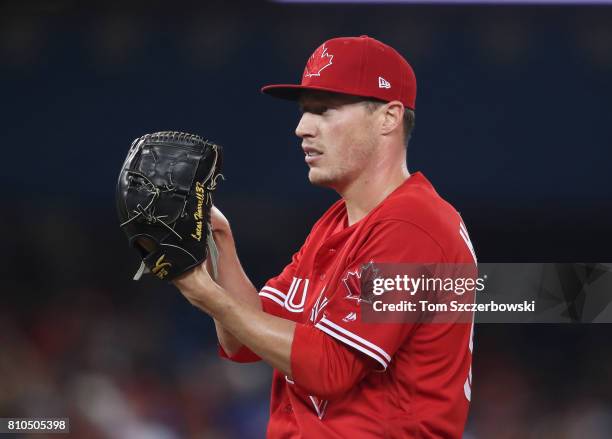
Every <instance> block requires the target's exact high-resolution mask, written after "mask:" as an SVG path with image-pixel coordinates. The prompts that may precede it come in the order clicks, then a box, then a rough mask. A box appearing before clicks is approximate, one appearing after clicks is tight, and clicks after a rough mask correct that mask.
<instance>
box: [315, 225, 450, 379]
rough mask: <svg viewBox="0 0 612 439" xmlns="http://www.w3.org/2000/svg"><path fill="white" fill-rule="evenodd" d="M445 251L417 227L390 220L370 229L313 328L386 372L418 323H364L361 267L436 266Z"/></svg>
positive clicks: (442, 258)
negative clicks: (373, 362) (384, 265)
mask: <svg viewBox="0 0 612 439" xmlns="http://www.w3.org/2000/svg"><path fill="white" fill-rule="evenodd" d="M444 259H445V257H444V252H443V249H442V247H441V246H440V245H439V244H438V242H437V241H436V240H435V239H434V238H433V237H432V236H430V235H429V234H428V233H427V231H425V230H423V229H422V228H420V227H419V226H417V225H414V224H412V223H409V222H405V221H399V220H389V221H385V222H381V223H378V224H376V225H374V226H373V227H372V229H371V230H370V233H369V235H368V237H367V239H366V240H365V242H364V243H363V244H362V245H361V246H360V248H359V249H358V250H357V251H356V253H355V257H354V258H352V260H351V261H349V262H348V263H349V264H350V265H349V266H347V267H345V269H344V275H343V276H342V277H341V280H340V281H339V282H338V284H337V285H334V286H333V288H335V290H336V291H335V294H334V296H333V298H332V299H331V300H330V302H329V304H328V305H327V306H326V308H325V310H324V312H322V313H321V315H320V316H319V318H318V320H317V321H316V323H315V327H316V328H317V329H319V330H320V331H322V332H324V333H325V334H327V335H328V336H331V337H333V338H334V339H336V340H338V341H340V342H342V343H343V344H345V345H346V346H349V347H351V348H352V349H354V350H356V351H358V352H360V353H361V354H363V355H365V356H367V357H369V358H371V359H372V360H374V361H375V364H376V365H377V366H378V369H379V370H385V369H386V368H387V367H388V365H389V363H390V362H391V360H392V357H393V355H394V353H395V352H396V351H397V349H398V348H399V346H401V345H402V343H403V342H404V340H406V338H407V337H408V336H409V335H410V333H411V331H412V330H413V329H414V327H415V326H416V325H417V324H418V323H410V322H401V323H388V322H385V323H365V322H363V321H362V318H361V306H360V298H361V291H360V282H359V280H358V279H359V277H360V275H361V271H360V270H361V267H362V266H363V265H364V264H368V263H370V262H373V263H375V264H376V263H415V264H418V263H424V264H425V263H438V262H444V261H445V260H444Z"/></svg>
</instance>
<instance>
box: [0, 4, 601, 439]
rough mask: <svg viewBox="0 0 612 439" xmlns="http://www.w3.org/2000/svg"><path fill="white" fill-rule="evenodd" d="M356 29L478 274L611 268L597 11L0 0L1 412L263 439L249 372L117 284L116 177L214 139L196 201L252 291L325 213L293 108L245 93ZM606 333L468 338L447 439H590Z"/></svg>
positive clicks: (172, 306)
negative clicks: (194, 139) (410, 93)
mask: <svg viewBox="0 0 612 439" xmlns="http://www.w3.org/2000/svg"><path fill="white" fill-rule="evenodd" d="M360 34H368V35H370V36H373V37H376V38H379V39H381V40H383V41H385V42H387V43H389V44H391V45H393V46H394V47H396V48H398V49H399V50H400V51H401V52H402V53H403V54H404V55H405V56H406V57H407V58H408V59H409V61H410V62H411V63H412V65H413V67H414V69H415V71H416V73H417V78H418V80H419V96H418V99H417V124H416V130H415V134H414V137H413V140H412V142H411V144H410V147H409V167H410V169H411V170H413V171H414V170H421V171H423V172H424V173H425V174H426V175H427V176H428V177H429V178H430V179H431V180H432V181H433V183H434V184H435V185H436V187H437V188H438V190H439V192H440V193H441V194H442V195H443V196H445V197H446V198H447V199H448V200H450V201H451V202H452V203H453V204H454V205H455V206H456V207H457V208H458V209H459V210H460V211H461V213H462V215H463V217H464V219H465V221H466V223H467V225H468V228H469V229H470V232H471V235H472V238H473V241H474V244H475V247H476V250H477V253H478V255H479V258H480V260H481V261H486V262H512V261H517V262H518V261H520V262H539V261H541V262H575V261H584V262H597V261H599V262H603V261H609V260H610V259H611V258H610V248H612V233H611V232H610V224H611V223H612V203H611V201H612V175H611V163H612V134H611V133H612V130H611V127H612V111H611V110H610V106H611V102H612V81H611V78H612V7H594V6H582V7H581V6H564V7H554V6H548V7H541V6H540V7H537V6H531V7H529V6H514V7H508V6H503V7H502V6H469V7H468V6H423V5H421V6H390V5H378V6H366V5H360V6H355V5H343V6H321V5H310V6H297V5H278V4H271V3H266V2H260V1H249V2H218V3H217V2H193V3H184V2H172V3H170V2H167V3H166V2H159V1H147V2H144V1H142V2H122V3H121V4H120V5H119V3H117V4H115V2H104V3H93V2H91V3H87V4H85V3H84V2H77V1H70V0H63V1H62V0H57V1H30V2H16V1H15V2H6V1H5V2H2V3H1V4H0V60H1V61H0V63H1V64H0V68H1V72H0V79H1V80H0V90H1V96H2V107H1V108H2V109H1V112H2V113H1V115H2V126H3V129H2V131H1V132H0V136H1V144H2V145H3V147H2V150H3V153H2V157H3V163H2V171H1V175H0V182H1V184H2V186H1V187H2V189H3V194H4V199H5V204H4V207H3V208H2V215H1V216H0V229H1V230H2V231H3V232H2V236H3V238H2V251H1V252H0V273H1V275H2V277H1V280H2V287H1V288H2V298H1V306H0V417H34V416H36V417H42V416H67V417H70V421H71V430H72V431H71V435H70V436H71V437H75V438H129V439H133V438H134V439H138V438H143V439H149V438H150V439H173V438H260V437H263V436H264V431H265V425H266V421H267V412H268V393H269V381H270V375H271V371H270V369H269V368H268V367H267V366H266V365H263V364H259V365H235V364H230V363H228V362H225V361H222V360H220V359H218V358H217V356H216V351H215V349H216V345H215V338H214V331H213V326H212V324H211V322H210V321H209V319H208V318H207V317H206V316H205V315H204V314H202V313H200V312H198V311H196V310H195V309H193V308H192V307H191V306H190V305H189V304H188V303H187V302H186V301H185V300H183V299H182V298H181V296H180V295H179V293H178V292H177V291H175V290H173V288H172V287H170V286H167V285H160V284H159V283H157V282H155V281H153V280H151V279H146V280H144V281H142V282H139V283H136V282H132V281H131V280H130V279H131V276H132V275H133V272H134V271H135V270H136V268H137V266H138V261H137V259H136V256H135V255H134V254H132V252H131V251H129V250H128V248H127V246H126V243H125V240H124V237H123V235H122V233H121V231H120V230H119V228H118V226H117V219H116V215H115V208H114V187H115V180H116V176H117V172H118V169H119V166H120V165H121V163H122V161H123V159H124V156H125V153H126V149H127V147H128V146H129V144H130V142H131V140H132V139H133V138H135V137H137V136H140V135H142V134H144V133H147V132H152V131H157V130H168V129H176V130H183V131H192V132H196V133H199V134H202V135H204V136H208V137H209V138H211V139H214V140H216V141H218V142H220V143H222V144H223V145H224V146H225V148H226V167H225V171H226V172H225V174H226V176H227V180H226V181H225V182H224V183H223V184H222V185H221V186H220V190H219V191H218V196H217V205H218V206H219V207H220V208H221V209H222V210H223V211H224V212H225V214H226V215H227V216H228V217H229V219H230V221H231V223H232V226H233V229H234V233H235V235H236V239H237V242H238V250H239V253H240V255H241V258H242V261H243V265H244V266H245V267H246V270H247V272H248V274H249V275H250V276H251V278H252V279H253V281H254V282H255V283H256V285H258V286H261V285H263V283H264V282H265V280H266V279H267V278H269V277H271V276H273V275H275V274H276V273H278V272H279V271H280V270H281V269H282V267H283V266H284V264H285V263H286V262H287V261H288V260H289V258H290V255H291V254H292V252H293V251H294V250H296V249H297V247H298V245H299V244H300V243H301V242H302V240H303V238H304V237H305V236H306V234H307V232H308V230H309V228H310V226H311V225H312V224H313V222H314V220H315V219H316V218H317V217H318V216H319V215H320V214H321V213H322V212H323V211H324V210H325V209H326V207H327V206H328V205H329V204H330V203H331V202H332V201H333V200H334V199H335V198H336V197H335V195H334V194H333V193H331V192H328V191H325V190H322V189H319V188H313V187H311V186H310V185H309V184H308V183H307V180H306V167H305V165H304V163H303V159H302V152H301V150H300V148H299V142H298V139H297V138H296V137H295V136H294V135H293V129H294V127H295V124H296V122H297V119H298V111H297V108H296V107H295V105H293V104H291V103H285V102H281V101H276V100H272V99H270V98H268V97H265V96H263V95H260V94H259V88H260V87H261V86H262V85H264V84H266V83H273V82H279V81H283V82H284V81H297V80H298V79H299V77H300V74H301V72H302V68H303V66H304V63H305V61H306V59H307V57H308V56H309V55H310V53H311V52H312V50H313V49H314V48H315V47H316V46H317V45H318V44H319V43H321V42H322V41H324V40H325V39H327V38H330V37H333V36H340V35H360ZM609 335H610V326H609V325H588V324H582V325H579V324H576V325H507V326H502V325H480V326H479V327H477V330H476V344H475V357H474V381H473V383H474V390H473V401H472V408H471V412H470V417H469V422H468V427H467V431H466V435H465V437H466V438H478V439H480V438H486V439H488V438H572V439H573V438H580V439H583V438H609V437H612V415H611V413H612V406H611V403H610V401H611V400H612V379H611V378H610V376H611V375H610V369H611V366H612V355H611V349H610V343H609ZM372 416H376V414H375V413H372ZM7 437H8V436H7ZM33 437H42V436H41V435H36V436H33Z"/></svg>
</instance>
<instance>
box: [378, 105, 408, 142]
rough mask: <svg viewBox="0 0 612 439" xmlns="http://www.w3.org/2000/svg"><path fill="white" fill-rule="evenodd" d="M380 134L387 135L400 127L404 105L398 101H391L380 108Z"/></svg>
mask: <svg viewBox="0 0 612 439" xmlns="http://www.w3.org/2000/svg"><path fill="white" fill-rule="evenodd" d="M380 110H381V117H382V124H381V134H383V135H388V134H390V133H392V132H393V131H394V130H396V129H398V128H400V129H401V126H402V123H403V120H404V105H403V104H402V103H401V102H400V101H391V102H388V103H386V104H385V105H383V106H382V108H381V109H380Z"/></svg>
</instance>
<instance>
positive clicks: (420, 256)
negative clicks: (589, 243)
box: [175, 36, 476, 439]
mask: <svg viewBox="0 0 612 439" xmlns="http://www.w3.org/2000/svg"><path fill="white" fill-rule="evenodd" d="M262 91H263V92H264V93H266V94H269V95H272V96H275V97H280V98H285V99H293V100H296V101H298V102H299V106H300V109H301V110H302V116H301V119H300V121H299V123H298V125H297V128H296V134H297V136H298V137H299V138H301V147H302V149H303V150H304V155H305V161H306V164H307V166H308V178H309V180H310V182H311V183H313V184H316V185H321V186H325V187H328V188H331V189H333V190H335V191H336V192H337V193H338V194H339V195H340V199H339V200H338V201H337V202H336V203H335V204H333V205H332V206H331V207H330V208H329V209H328V210H327V212H325V214H323V216H322V217H321V218H320V219H319V220H318V221H317V222H316V224H315V225H314V226H313V228H312V230H311V231H310V234H309V235H308V237H307V238H306V241H305V242H304V244H303V245H302V247H301V248H300V249H299V250H298V251H297V252H296V253H295V254H294V255H293V258H292V260H291V262H290V263H289V265H287V266H286V267H285V268H284V269H283V271H282V272H281V273H280V274H279V275H278V276H276V277H274V278H272V279H270V280H269V281H268V282H267V283H266V284H265V286H264V287H263V288H261V290H259V291H257V290H256V289H255V288H254V287H253V285H252V283H251V282H250V281H249V279H248V277H247V276H246V275H245V273H244V271H243V269H242V267H241V265H240V262H239V260H238V257H237V254H236V249H235V246H234V242H233V238H232V234H231V229H230V226H229V223H228V221H227V219H226V218H225V217H224V216H223V215H222V214H221V212H219V211H218V210H216V209H214V210H213V230H214V236H215V240H216V241H217V245H218V247H219V253H220V256H219V264H218V267H219V268H218V276H217V277H216V279H215V280H213V279H212V278H211V276H210V275H209V271H208V270H207V269H206V267H205V266H204V265H202V266H200V267H198V268H196V269H194V270H193V271H190V272H188V273H187V274H186V275H183V276H181V277H179V278H178V279H177V280H175V284H176V285H177V286H178V287H179V289H180V290H181V292H182V293H183V295H184V296H185V297H186V298H187V299H188V300H189V301H190V302H191V303H192V304H193V305H195V306H197V307H199V308H200V309H201V310H203V311H204V312H206V313H208V314H209V315H210V316H212V317H213V318H214V319H215V324H216V327H217V334H218V337H219V344H220V354H221V355H222V356H223V357H226V358H230V359H232V360H234V361H239V362H250V361H258V360H260V359H261V360H264V361H266V362H267V363H268V364H270V365H271V366H272V367H273V368H274V378H273V384H272V394H271V407H270V421H269V425H268V432H267V435H268V437H269V438H355V439H357V438H383V437H384V438H434V437H435V438H460V437H461V436H462V432H463V429H464V425H465V421H466V417H467V412H468V406H469V401H470V395H471V390H470V389H471V361H472V352H471V351H472V338H471V337H472V327H473V326H472V325H471V324H451V323H449V324H419V323H405V324H384V323H366V322H364V321H363V320H362V318H361V314H360V312H361V311H360V300H359V291H347V288H346V285H347V282H346V280H347V278H348V277H349V276H350V275H355V274H357V273H359V270H360V269H361V267H362V266H363V265H364V264H366V263H369V262H393V263H407V262H410V263H469V264H475V263H476V257H475V255H474V251H473V248H472V245H471V243H470V241H469V237H468V234H467V230H466V228H465V225H464V224H463V223H462V220H461V218H460V216H459V214H458V213H457V212H456V211H455V209H454V208H453V207H452V206H451V205H450V204H448V203H447V202H446V201H444V200H443V199H442V198H441V197H440V196H439V195H438V194H437V193H436V191H435V190H434V188H433V186H432V184H431V183H430V182H429V181H428V180H427V179H426V178H425V176H424V175H423V174H421V173H419V172H416V173H413V174H410V173H409V171H408V168H407V165H406V145H407V142H408V139H409V137H410V132H411V130H412V127H413V124H414V109H415V97H416V79H415V75H414V72H413V70H412V68H411V67H410V65H409V64H408V62H407V61H406V60H405V59H404V58H403V57H402V56H401V55H400V54H399V53H398V52H397V51H395V50H394V49H393V48H391V47H389V46H387V45H385V44H383V43H382V42H380V41H377V40H375V39H373V38H370V37H367V36H361V37H348V38H334V39H331V40H328V41H326V42H325V43H324V44H322V45H321V46H320V47H319V48H318V49H316V51H315V52H314V53H313V54H312V56H311V57H310V59H309V60H308V62H307V65H306V68H305V69H304V73H303V76H302V81H301V84H299V85H270V86H267V87H264V88H263V89H262Z"/></svg>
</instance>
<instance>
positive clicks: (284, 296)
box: [261, 285, 287, 301]
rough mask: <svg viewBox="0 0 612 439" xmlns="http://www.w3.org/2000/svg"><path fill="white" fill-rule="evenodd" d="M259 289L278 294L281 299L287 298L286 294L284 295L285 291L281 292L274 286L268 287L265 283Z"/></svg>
mask: <svg viewBox="0 0 612 439" xmlns="http://www.w3.org/2000/svg"><path fill="white" fill-rule="evenodd" d="M261 291H267V292H269V293H274V294H276V295H277V296H279V297H280V298H281V299H283V301H285V300H287V295H286V294H285V293H283V292H281V291H279V290H277V289H276V288H272V287H269V286H267V285H265V286H264V287H263V288H262V289H261Z"/></svg>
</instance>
